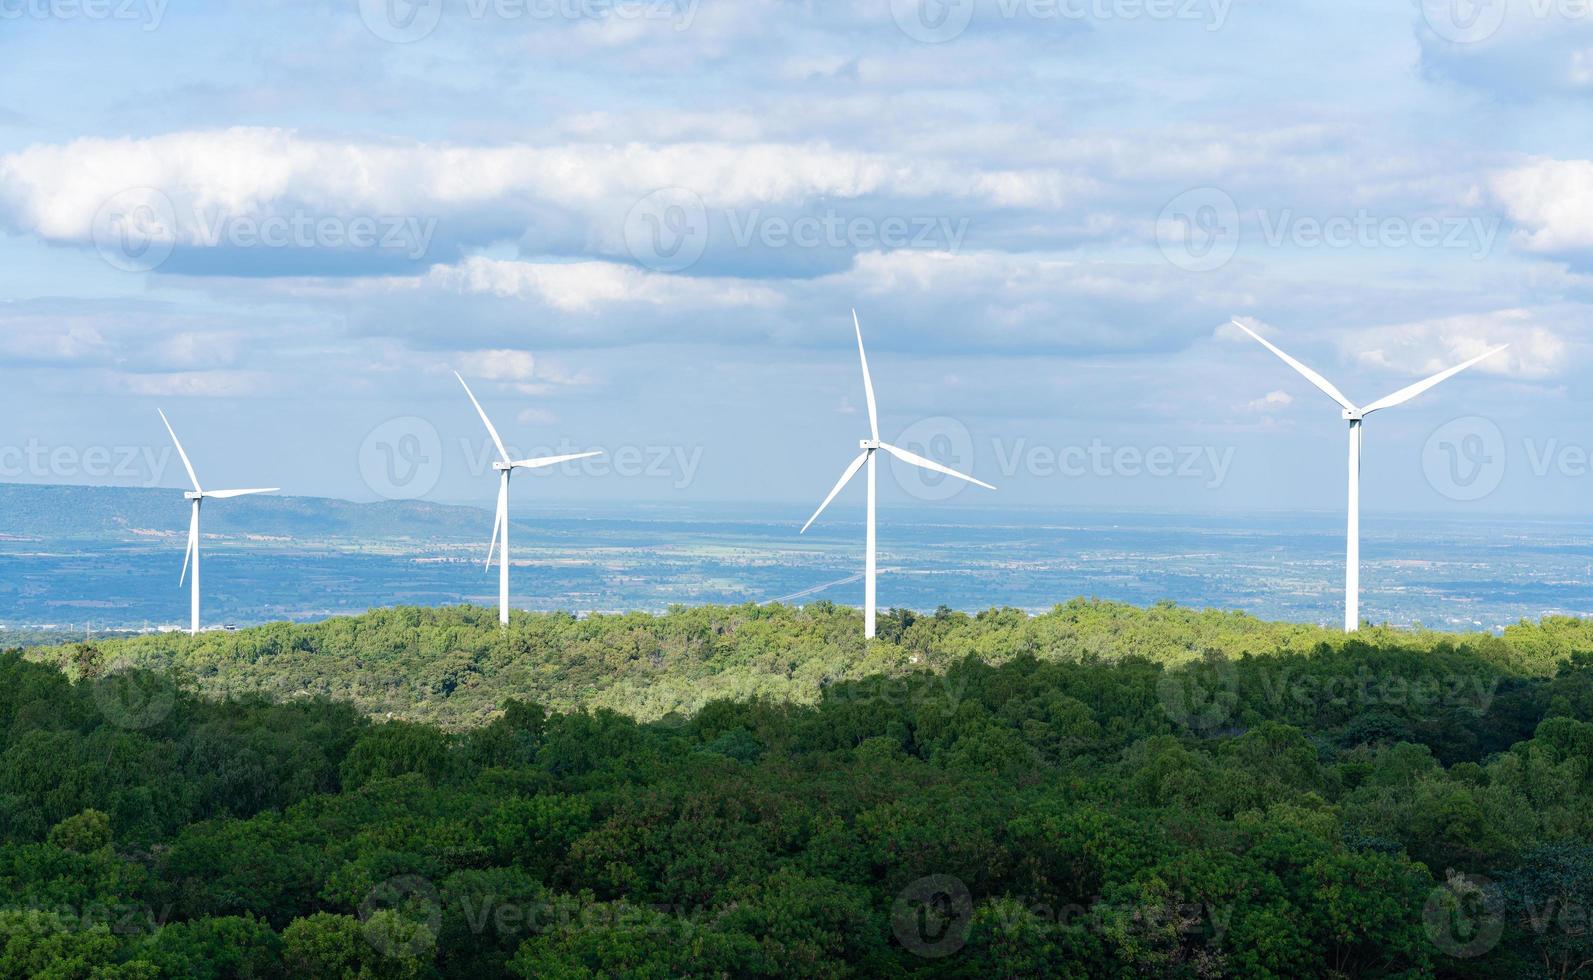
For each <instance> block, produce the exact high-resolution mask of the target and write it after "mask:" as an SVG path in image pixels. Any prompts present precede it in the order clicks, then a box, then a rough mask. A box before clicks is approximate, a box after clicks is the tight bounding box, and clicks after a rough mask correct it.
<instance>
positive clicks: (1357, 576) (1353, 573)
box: [1233, 320, 1510, 633]
mask: <svg viewBox="0 0 1593 980" xmlns="http://www.w3.org/2000/svg"><path fill="white" fill-rule="evenodd" d="M1233 325H1234V326H1236V327H1238V328H1239V329H1240V330H1243V331H1244V332H1245V333H1247V334H1249V335H1250V336H1252V337H1254V338H1255V339H1256V340H1258V341H1260V342H1261V345H1262V346H1263V347H1265V348H1266V349H1267V350H1269V351H1271V352H1272V353H1274V354H1276V355H1278V357H1279V358H1281V359H1282V360H1283V362H1284V363H1285V364H1287V365H1289V366H1290V367H1292V368H1294V369H1295V370H1296V371H1298V372H1300V374H1301V375H1302V376H1304V377H1305V380H1307V381H1309V382H1311V383H1312V384H1313V385H1315V386H1316V387H1317V388H1318V389H1319V390H1320V391H1321V392H1322V393H1323V394H1325V395H1327V396H1328V397H1329V398H1331V399H1333V400H1334V401H1335V402H1338V403H1339V407H1340V408H1342V409H1343V410H1344V411H1343V413H1342V416H1343V418H1344V420H1345V421H1346V422H1348V423H1349V424H1350V493H1349V523H1348V526H1347V529H1346V533H1345V547H1344V632H1346V633H1353V632H1355V631H1356V630H1358V629H1360V626H1361V611H1360V610H1361V422H1362V421H1363V420H1364V419H1365V418H1366V416H1368V415H1370V414H1372V413H1373V412H1378V411H1382V410H1383V409H1385V408H1393V407H1394V406H1395V405H1402V404H1404V403H1405V402H1408V401H1410V400H1411V399H1412V398H1415V397H1416V396H1417V395H1419V394H1421V393H1422V392H1424V391H1426V390H1427V389H1428V388H1431V387H1433V386H1434V385H1436V384H1438V383H1439V382H1442V381H1447V380H1449V379H1450V378H1452V377H1454V376H1455V375H1457V374H1459V373H1460V372H1462V371H1464V370H1466V369H1467V368H1469V367H1471V366H1472V365H1473V364H1476V363H1478V362H1479V361H1483V360H1486V359H1487V358H1490V357H1492V356H1493V355H1495V354H1497V353H1499V352H1500V351H1502V350H1504V349H1505V348H1506V347H1509V346H1510V345H1509V344H1501V345H1500V346H1498V347H1495V348H1494V349H1492V350H1490V351H1488V352H1487V353H1484V354H1478V355H1477V356H1476V357H1473V358H1472V359H1471V360H1469V361H1467V362H1465V363H1464V364H1457V365H1455V366H1454V367H1452V368H1449V369H1448V370H1445V371H1440V372H1438V373H1437V374H1435V375H1433V376H1432V377H1430V378H1425V379H1423V380H1421V381H1418V382H1416V383H1415V384H1413V385H1406V386H1405V387H1403V388H1401V389H1400V390H1398V391H1396V392H1394V393H1393V394H1392V395H1386V396H1384V397H1382V398H1379V399H1378V400H1377V401H1375V402H1372V403H1371V404H1370V405H1367V406H1366V407H1365V408H1358V407H1357V406H1356V405H1355V404H1354V403H1352V402H1351V401H1350V400H1349V399H1348V398H1346V397H1344V393H1343V392H1342V391H1339V390H1338V389H1337V388H1335V387H1334V386H1333V383H1332V382H1330V381H1328V379H1326V378H1324V377H1322V376H1321V375H1320V374H1317V373H1316V372H1315V371H1313V370H1311V369H1310V368H1308V367H1306V366H1305V365H1304V364H1301V363H1300V362H1299V361H1297V360H1295V359H1294V358H1292V357H1290V356H1289V355H1288V354H1285V353H1284V352H1283V351H1281V350H1279V349H1278V348H1277V347H1275V346H1273V344H1272V343H1271V342H1269V341H1268V340H1267V339H1266V338H1265V337H1263V336H1261V335H1260V334H1258V333H1256V332H1255V331H1254V330H1251V329H1250V328H1249V327H1247V326H1245V325H1244V324H1242V323H1240V322H1239V321H1238V320H1234V321H1233Z"/></svg>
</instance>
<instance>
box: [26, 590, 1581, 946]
mask: <svg viewBox="0 0 1593 980" xmlns="http://www.w3.org/2000/svg"><path fill="white" fill-rule="evenodd" d="M860 625H861V622H860V617H859V615H858V613H857V612H856V610H852V609H846V608H841V607H836V606H832V605H829V604H827V603H815V604H813V605H809V606H806V607H802V608H795V607H786V606H771V607H758V606H743V607H732V608H725V607H718V608H712V607H708V608H693V609H678V610H672V611H671V612H669V613H668V614H666V615H661V616H647V615H640V614H637V615H622V616H590V617H585V618H576V617H572V616H564V615H529V614H521V615H516V616H515V617H514V619H513V621H512V622H511V624H510V625H509V627H507V628H506V629H504V628H500V627H499V626H498V624H497V623H496V621H495V617H494V613H493V612H492V611H490V610H483V609H474V608H454V609H409V608H399V609H389V610H381V611H375V612H372V613H370V614H368V615H365V616H361V617H354V618H347V619H338V620H331V621H327V622H323V623H318V624H311V625H288V624H274V625H270V626H264V627H260V628H257V629H250V630H243V631H238V632H216V633H205V634H201V635H200V636H197V637H188V636H180V635H171V634H167V635H157V636H141V637H136V638H132V639H117V640H111V641H106V642H103V643H93V644H88V643H81V644H74V645H70V646H63V647H54V648H47V649H36V650H29V651H22V650H14V651H11V652H9V653H6V654H4V656H3V657H0V674H3V675H4V676H3V677H0V731H3V733H4V743H3V746H0V877H3V881H4V892H5V894H6V895H7V900H6V902H5V904H4V907H3V908H0V976H7V977H10V976H19V977H21V976H37V977H50V978H77V977H139V978H144V977H150V978H153V977H217V978H221V977H347V978H382V977H415V978H423V977H487V976H510V977H561V978H563V977H568V978H575V977H583V978H585V977H607V976H637V977H657V978H665V977H679V976H692V977H765V976H767V977H773V976H802V977H852V976H856V977H879V976H883V977H892V976H925V977H928V976H946V977H968V978H985V977H1042V976H1047V977H1048V976H1059V977H1144V976H1167V977H1191V978H1193V977H1297V976H1314V977H1368V976H1394V977H1524V976H1544V977H1562V978H1563V977H1573V976H1579V975H1583V976H1585V975H1589V974H1590V973H1593V931H1590V928H1589V927H1590V925H1593V921H1590V918H1589V909H1590V908H1593V905H1590V903H1593V626H1590V625H1589V624H1586V623H1583V622H1580V621H1576V620H1569V619H1552V620H1546V621H1544V622H1542V623H1537V624H1526V623H1524V624H1521V625H1520V626H1518V627H1514V628H1512V629H1510V630H1507V631H1505V633H1504V634H1503V635H1502V636H1491V635H1453V634H1441V633H1435V632H1425V631H1399V630H1392V629H1386V628H1373V629H1367V630H1363V631H1362V632H1361V633H1359V634H1357V635H1354V636H1349V637H1346V636H1344V635H1342V634H1338V633H1333V632H1329V631H1326V630H1322V629H1318V628H1314V627H1307V626H1298V625H1289V624H1277V623H1267V622H1262V621H1259V620H1255V619H1252V618H1249V617H1246V616H1242V615H1238V614H1231V613H1220V612H1213V611H1206V612H1198V611H1193V610H1187V609H1180V608H1175V607H1172V606H1167V605H1163V606H1157V607H1153V608H1150V609H1136V608H1132V607H1127V606H1120V605H1113V604H1105V603H1096V602H1085V601H1079V602H1074V603H1070V604H1067V605H1064V606H1059V607H1058V608H1056V609H1055V610H1053V611H1052V612H1050V613H1047V614H1044V615H1040V616H1027V615H1025V614H1023V613H1021V612H1018V611H1016V610H991V611H988V612H986V613H982V614H979V615H976V616H970V615H965V614H961V613H955V612H951V611H948V610H941V611H940V612H938V613H935V614H933V615H914V614H912V613H907V612H903V611H892V612H891V613H890V614H889V615H887V616H885V617H884V618H883V620H882V622H881V628H880V638H879V639H877V640H875V641H871V642H867V643H865V641H863V640H862V639H861V636H860V634H861V629H860Z"/></svg>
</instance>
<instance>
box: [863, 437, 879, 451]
mask: <svg viewBox="0 0 1593 980" xmlns="http://www.w3.org/2000/svg"><path fill="white" fill-rule="evenodd" d="M883 445H885V444H884V443H883V442H880V441H879V440H878V439H859V440H857V448H859V449H866V450H870V451H872V450H875V449H878V448H880V447H881V446H883Z"/></svg>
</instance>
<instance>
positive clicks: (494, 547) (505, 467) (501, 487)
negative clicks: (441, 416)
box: [454, 371, 603, 623]
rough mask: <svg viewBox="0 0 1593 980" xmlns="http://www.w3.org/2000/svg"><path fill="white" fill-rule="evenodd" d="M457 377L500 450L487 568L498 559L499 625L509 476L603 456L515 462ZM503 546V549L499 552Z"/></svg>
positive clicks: (504, 616) (503, 606) (503, 609)
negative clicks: (495, 513)
mask: <svg viewBox="0 0 1593 980" xmlns="http://www.w3.org/2000/svg"><path fill="white" fill-rule="evenodd" d="M454 377H456V378H459V383H460V384H461V385H464V388H465V394H467V395H469V396H470V404H472V405H474V406H476V414H477V415H480V416H481V421H482V422H484V423H485V424H486V426H487V433H488V434H489V435H491V436H492V444H493V445H495V446H497V447H498V455H499V456H500V457H501V459H499V460H498V461H497V462H495V463H493V464H492V468H493V469H495V470H497V471H498V473H499V477H498V514H497V516H496V517H495V518H493V521H492V543H491V544H489V545H487V567H488V568H491V567H492V556H493V553H494V552H496V553H497V555H498V622H500V623H508V622H509V474H510V473H513V472H514V471H515V470H529V469H536V468H538V467H542V466H557V465H558V464H559V463H567V462H569V461H570V460H572V459H585V458H587V457H588V456H601V455H603V451H602V450H600V449H599V450H594V451H592V452H588V453H568V454H566V455H563V456H542V457H539V458H537V459H511V458H510V457H509V450H508V449H506V448H504V445H503V440H502V439H500V438H498V430H497V429H495V428H493V427H492V420H491V419H489V418H487V412H486V410H485V409H483V408H482V407H481V403H480V402H478V401H476V393H475V392H473V391H471V390H470V386H469V385H467V384H465V379H464V378H463V377H462V376H461V375H460V374H459V372H458V371H455V372H454ZM499 542H502V549H501V550H499Z"/></svg>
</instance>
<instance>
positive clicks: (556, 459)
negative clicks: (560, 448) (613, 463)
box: [511, 449, 603, 470]
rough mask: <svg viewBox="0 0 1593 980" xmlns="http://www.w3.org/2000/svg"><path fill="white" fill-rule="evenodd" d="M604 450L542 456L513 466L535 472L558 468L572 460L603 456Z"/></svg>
mask: <svg viewBox="0 0 1593 980" xmlns="http://www.w3.org/2000/svg"><path fill="white" fill-rule="evenodd" d="M601 455H603V450H601V449H595V450H593V451H592V452H589V453H567V454H566V455H563V456H540V457H538V458H536V459H517V460H515V461H514V462H513V463H512V464H511V465H512V466H514V467H515V468H516V469H525V470H534V469H536V468H537V467H539V466H557V465H559V464H560V463H568V462H569V461H570V460H572V459H586V458H587V457H588V456H601Z"/></svg>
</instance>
